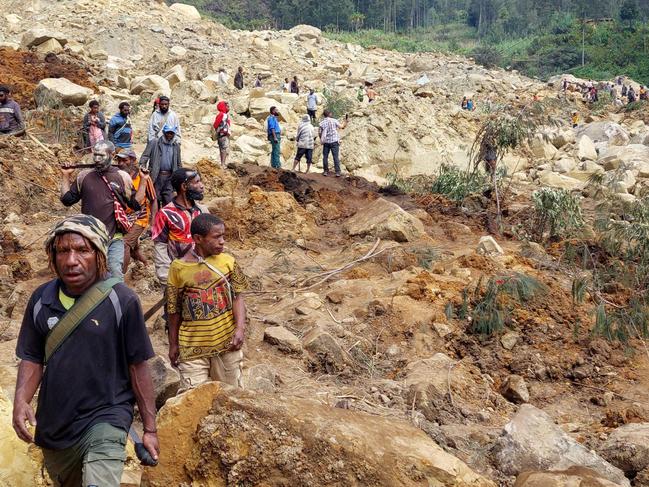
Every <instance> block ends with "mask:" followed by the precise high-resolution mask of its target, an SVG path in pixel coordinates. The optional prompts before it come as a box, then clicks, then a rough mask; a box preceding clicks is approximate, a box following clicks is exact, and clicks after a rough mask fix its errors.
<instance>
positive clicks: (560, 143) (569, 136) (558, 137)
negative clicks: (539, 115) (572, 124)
mask: <svg viewBox="0 0 649 487" xmlns="http://www.w3.org/2000/svg"><path fill="white" fill-rule="evenodd" d="M550 140H551V142H552V145H554V146H555V147H556V148H557V149H561V148H562V147H564V146H566V145H568V144H572V143H574V142H575V132H574V131H573V130H562V131H560V132H558V133H556V134H554V135H552V137H551V139H550Z"/></svg>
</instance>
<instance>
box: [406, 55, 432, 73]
mask: <svg viewBox="0 0 649 487" xmlns="http://www.w3.org/2000/svg"><path fill="white" fill-rule="evenodd" d="M438 66H439V62H438V61H437V60H435V59H434V58H433V57H432V56H430V55H425V54H415V55H412V56H410V59H408V62H407V67H408V71H410V72H412V73H422V72H424V71H434V70H435V69H436V68H437V67H438Z"/></svg>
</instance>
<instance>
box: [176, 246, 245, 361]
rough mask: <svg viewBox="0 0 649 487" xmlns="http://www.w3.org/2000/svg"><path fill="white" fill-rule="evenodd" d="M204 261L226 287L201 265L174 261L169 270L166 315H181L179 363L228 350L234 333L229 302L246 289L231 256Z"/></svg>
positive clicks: (223, 255) (234, 326)
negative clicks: (220, 274)
mask: <svg viewBox="0 0 649 487" xmlns="http://www.w3.org/2000/svg"><path fill="white" fill-rule="evenodd" d="M205 261H206V262H209V263H210V265H212V266H213V267H215V268H216V269H218V270H219V271H220V272H221V273H222V274H223V275H224V276H225V278H226V279H227V283H226V281H225V280H224V279H223V277H221V276H219V275H218V274H217V273H216V272H214V271H212V270H211V269H210V268H209V267H208V266H207V265H205V264H204V263H200V262H186V261H184V260H174V261H173V262H172V263H171V267H170V268H169V278H168V280H167V312H168V313H169V314H175V313H178V314H180V315H181V323H180V330H179V331H178V344H179V348H180V360H181V361H187V360H193V359H196V358H200V357H211V356H214V355H218V354H219V353H221V352H223V351H225V350H227V349H228V348H229V347H230V342H231V340H232V337H233V336H234V332H235V330H236V323H235V321H234V314H233V313H232V302H233V299H234V298H235V297H236V296H237V295H238V294H239V293H241V292H243V291H245V290H246V289H247V288H248V281H247V279H246V276H245V275H244V273H243V272H242V270H241V268H240V267H239V266H238V264H237V262H236V261H235V259H234V257H232V256H231V255H229V254H218V255H212V256H210V257H208V258H207V259H205ZM228 283H229V286H228Z"/></svg>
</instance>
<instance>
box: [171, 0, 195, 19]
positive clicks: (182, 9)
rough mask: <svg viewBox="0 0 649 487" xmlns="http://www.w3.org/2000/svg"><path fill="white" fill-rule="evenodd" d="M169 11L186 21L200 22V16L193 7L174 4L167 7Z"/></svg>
mask: <svg viewBox="0 0 649 487" xmlns="http://www.w3.org/2000/svg"><path fill="white" fill-rule="evenodd" d="M169 9H170V10H173V11H174V12H175V13H176V14H178V15H180V16H182V17H184V18H185V19H187V20H201V14H200V13H199V12H198V10H196V7H194V6H193V5H186V4H184V3H174V4H172V5H171V6H170V7H169Z"/></svg>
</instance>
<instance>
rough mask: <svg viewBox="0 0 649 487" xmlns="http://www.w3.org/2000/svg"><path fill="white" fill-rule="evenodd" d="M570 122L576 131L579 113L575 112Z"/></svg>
mask: <svg viewBox="0 0 649 487" xmlns="http://www.w3.org/2000/svg"><path fill="white" fill-rule="evenodd" d="M570 122H571V123H572V128H573V129H576V128H577V126H578V125H579V112H578V111H577V110H575V111H574V112H572V117H570Z"/></svg>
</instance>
